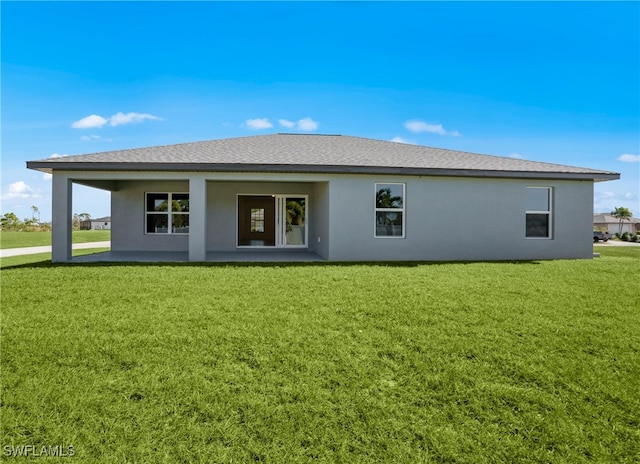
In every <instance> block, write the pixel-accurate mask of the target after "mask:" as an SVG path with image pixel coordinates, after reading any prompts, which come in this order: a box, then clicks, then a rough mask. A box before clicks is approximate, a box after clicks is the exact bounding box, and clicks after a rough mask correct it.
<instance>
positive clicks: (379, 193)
mask: <svg viewBox="0 0 640 464" xmlns="http://www.w3.org/2000/svg"><path fill="white" fill-rule="evenodd" d="M404 203H405V202H404V184H376V198H375V206H376V208H375V209H376V224H375V237H395V238H403V237H404Z"/></svg>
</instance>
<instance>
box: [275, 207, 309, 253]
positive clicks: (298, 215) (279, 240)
mask: <svg viewBox="0 0 640 464" xmlns="http://www.w3.org/2000/svg"><path fill="white" fill-rule="evenodd" d="M308 233H309V231H308V227H307V196H306V195H277V196H276V245H277V246H286V247H306V246H307V239H308Z"/></svg>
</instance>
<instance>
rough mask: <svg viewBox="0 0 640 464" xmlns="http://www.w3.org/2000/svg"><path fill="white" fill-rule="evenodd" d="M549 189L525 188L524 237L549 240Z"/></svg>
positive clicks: (550, 217) (550, 220)
mask: <svg viewBox="0 0 640 464" xmlns="http://www.w3.org/2000/svg"><path fill="white" fill-rule="evenodd" d="M551 192H552V190H551V188H550V187H527V189H526V199H525V202H526V203H525V205H526V237H527V238H551V225H552V224H551V222H552V216H551V203H552V201H551V200H552V198H551Z"/></svg>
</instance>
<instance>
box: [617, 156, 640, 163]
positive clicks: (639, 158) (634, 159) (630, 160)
mask: <svg viewBox="0 0 640 464" xmlns="http://www.w3.org/2000/svg"><path fill="white" fill-rule="evenodd" d="M618 161H622V162H623V163H640V155H629V154H624V155H620V156H618Z"/></svg>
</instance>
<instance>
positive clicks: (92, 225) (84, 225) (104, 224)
mask: <svg viewBox="0 0 640 464" xmlns="http://www.w3.org/2000/svg"><path fill="white" fill-rule="evenodd" d="M80 230H111V216H106V217H101V218H96V219H93V218H91V219H88V220H86V221H82V222H81V223H80Z"/></svg>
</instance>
